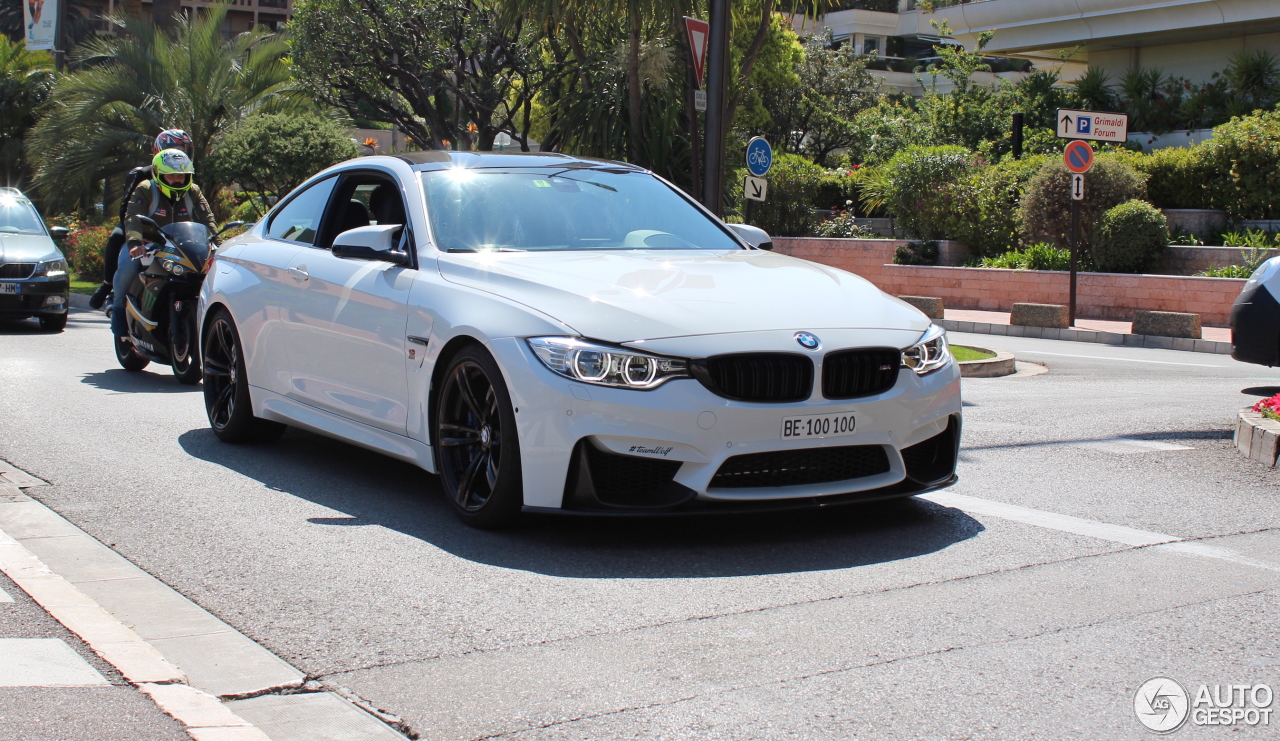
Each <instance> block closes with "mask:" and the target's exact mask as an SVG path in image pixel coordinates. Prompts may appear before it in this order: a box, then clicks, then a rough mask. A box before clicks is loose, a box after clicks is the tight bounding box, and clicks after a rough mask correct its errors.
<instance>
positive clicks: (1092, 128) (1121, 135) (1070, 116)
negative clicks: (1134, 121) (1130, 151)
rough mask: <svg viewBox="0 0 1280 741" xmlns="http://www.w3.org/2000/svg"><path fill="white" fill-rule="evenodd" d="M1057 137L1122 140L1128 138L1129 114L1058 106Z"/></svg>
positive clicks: (1100, 140) (1097, 140)
mask: <svg viewBox="0 0 1280 741" xmlns="http://www.w3.org/2000/svg"><path fill="white" fill-rule="evenodd" d="M1058 138H1059V139H1089V140H1092V141H1096V142H1122V141H1125V140H1127V139H1128V138H1129V116H1128V114H1124V113H1106V112H1103V111H1073V110H1069V109H1066V108H1059V109H1058Z"/></svg>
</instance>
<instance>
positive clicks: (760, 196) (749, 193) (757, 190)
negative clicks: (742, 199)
mask: <svg viewBox="0 0 1280 741" xmlns="http://www.w3.org/2000/svg"><path fill="white" fill-rule="evenodd" d="M742 192H743V195H745V196H746V197H747V198H748V199H749V200H752V201H763V200H764V197H765V194H766V193H768V192H769V181H768V180H765V179H764V178H753V177H751V176H750V175H748V176H747V182H746V184H745V185H744V186H743V188H742Z"/></svg>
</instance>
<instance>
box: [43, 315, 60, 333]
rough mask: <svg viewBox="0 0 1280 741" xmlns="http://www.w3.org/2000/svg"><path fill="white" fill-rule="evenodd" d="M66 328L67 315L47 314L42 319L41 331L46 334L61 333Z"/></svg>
mask: <svg viewBox="0 0 1280 741" xmlns="http://www.w3.org/2000/svg"><path fill="white" fill-rule="evenodd" d="M66 328H67V315H66V314H45V315H43V316H41V317H40V329H43V330H44V331H46V332H61V331H62V330H64V329H66Z"/></svg>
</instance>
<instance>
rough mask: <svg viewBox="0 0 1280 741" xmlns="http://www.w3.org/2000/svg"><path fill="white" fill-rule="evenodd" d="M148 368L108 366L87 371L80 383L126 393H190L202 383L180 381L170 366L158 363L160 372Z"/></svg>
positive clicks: (199, 387)
mask: <svg viewBox="0 0 1280 741" xmlns="http://www.w3.org/2000/svg"><path fill="white" fill-rule="evenodd" d="M149 368H150V366H148V370H140V371H127V370H125V369H124V368H108V369H107V370H104V371H96V372H94V373H86V374H84V377H82V378H81V379H80V383H87V384H89V385H90V386H93V387H94V388H100V389H102V390H103V391H116V392H119V393H125V394H189V393H192V392H199V391H200V390H201V386H200V384H194V385H191V386H187V385H184V384H181V383H178V379H176V378H174V377H173V374H172V373H171V372H170V371H169V368H168V366H164V365H156V368H158V369H159V370H160V372H159V373H151V372H149Z"/></svg>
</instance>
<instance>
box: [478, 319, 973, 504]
mask: <svg viewBox="0 0 1280 741" xmlns="http://www.w3.org/2000/svg"><path fill="white" fill-rule="evenodd" d="M490 350H491V351H492V352H493V353H494V356H495V358H496V359H497V361H498V364H499V365H500V366H501V367H502V370H503V373H504V375H505V377H506V380H507V386H508V388H509V390H510V392H511V397H512V402H513V404H514V406H515V407H516V410H517V412H516V420H517V425H518V427H519V431H520V445H521V464H522V468H523V472H524V489H525V495H524V503H525V506H526V509H531V510H557V511H564V510H570V511H590V512H609V513H642V512H647V513H665V512H673V513H674V512H696V511H724V510H728V509H732V510H748V511H751V510H760V509H780V508H786V509H789V508H795V507H806V506H815V505H823V504H835V503H843V502H847V501H867V500H873V499H883V498H889V497H900V496H912V495H914V494H918V493H922V492H923V491H927V490H932V489H936V488H941V487H943V486H948V485H950V484H951V483H953V482H954V480H955V463H956V457H957V451H958V447H959V440H960V429H961V403H960V374H959V370H958V368H957V367H956V366H955V364H954V363H952V364H951V365H949V366H947V367H944V368H942V369H940V370H938V371H936V372H934V373H931V374H929V375H926V376H917V375H916V374H914V373H912V372H911V371H909V370H905V369H904V370H902V371H900V376H899V378H898V380H897V382H896V383H895V384H894V386H893V388H891V389H890V390H889V391H886V392H884V393H882V394H879V395H875V396H870V397H865V398H860V399H851V400H829V399H824V398H822V397H821V395H820V392H819V391H818V390H817V388H815V391H814V393H813V396H812V397H811V398H809V399H807V400H805V401H801V402H794V403H777V404H774V403H750V402H737V401H732V400H729V399H725V398H722V397H720V396H717V395H716V394H714V393H712V392H711V391H709V390H708V389H707V388H705V387H704V386H703V385H702V384H700V383H699V382H698V381H696V380H694V379H681V380H676V381H671V382H668V383H667V384H665V385H663V386H661V387H659V388H657V389H654V390H652V391H632V390H628V389H613V388H606V387H600V386H592V385H587V384H582V383H576V382H573V381H570V380H568V379H565V378H562V377H560V376H558V375H556V374H554V373H552V372H551V371H549V370H547V369H546V368H545V367H544V366H543V365H542V364H541V362H539V361H538V359H537V358H536V357H535V356H534V355H533V353H532V351H530V350H529V348H528V345H527V344H525V343H524V341H523V340H519V339H504V340H498V341H495V342H493V343H491V345H490ZM819 372H820V367H819ZM816 386H818V384H815V387H816ZM825 414H853V415H855V418H856V420H857V425H856V427H855V432H853V433H852V434H846V435H842V436H831V437H821V438H818V437H813V438H807V439H783V438H782V436H781V429H782V420H783V418H784V417H795V416H806V415H825ZM927 441H928V442H927ZM922 444H923V445H922ZM836 448H840V449H842V450H834V449H836ZM844 449H848V453H849V454H850V455H852V456H853V457H854V459H855V460H856V462H855V463H847V462H844V463H841V465H842V466H844V468H842V469H841V470H848V471H849V475H848V477H837V478H836V480H831V478H832V477H831V476H817V477H809V478H808V479H806V478H805V477H804V476H803V475H801V476H800V478H797V477H796V473H797V471H799V472H801V474H803V471H804V470H805V469H806V467H807V468H808V469H809V470H813V468H814V467H813V466H810V463H813V462H814V461H817V463H818V466H819V467H820V466H821V465H825V463H824V460H825V462H826V463H829V462H830V459H831V458H832V457H833V456H843V455H844V454H845V450H844ZM904 454H905V456H906V457H904ZM730 459H734V460H733V461H730ZM726 463H728V465H726ZM726 472H729V473H731V474H732V475H728V474H727V473H726ZM747 480H750V481H751V483H745V484H742V483H740V482H743V481H747ZM772 481H776V482H779V483H778V484H777V485H773V484H771V483H769V482H772Z"/></svg>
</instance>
